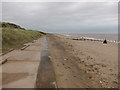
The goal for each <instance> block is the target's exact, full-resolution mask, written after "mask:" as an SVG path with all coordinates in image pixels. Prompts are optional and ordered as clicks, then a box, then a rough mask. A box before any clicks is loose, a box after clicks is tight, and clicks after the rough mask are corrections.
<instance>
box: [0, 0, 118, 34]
mask: <svg viewBox="0 0 120 90" xmlns="http://www.w3.org/2000/svg"><path fill="white" fill-rule="evenodd" d="M2 21H6V22H11V23H15V24H18V25H20V26H22V27H24V28H26V29H33V30H39V31H44V32H49V33H117V31H118V29H117V28H118V2H108V1H103V2H95V1H94V2H7V0H6V2H2Z"/></svg>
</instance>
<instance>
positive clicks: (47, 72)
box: [36, 37, 57, 88]
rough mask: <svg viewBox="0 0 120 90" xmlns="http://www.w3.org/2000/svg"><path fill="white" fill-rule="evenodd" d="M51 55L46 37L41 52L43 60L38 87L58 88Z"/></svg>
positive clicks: (39, 70) (38, 77) (39, 68)
mask: <svg viewBox="0 0 120 90" xmlns="http://www.w3.org/2000/svg"><path fill="white" fill-rule="evenodd" d="M49 56H50V53H49V51H48V45H47V40H46V37H45V38H44V46H43V50H42V53H41V62H40V65H39V67H38V74H37V79H36V88H57V85H56V78H55V73H54V69H53V66H52V62H51V61H50V58H49Z"/></svg>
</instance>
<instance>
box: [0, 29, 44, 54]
mask: <svg viewBox="0 0 120 90" xmlns="http://www.w3.org/2000/svg"><path fill="white" fill-rule="evenodd" d="M0 30H2V52H5V51H8V50H10V49H11V48H15V47H18V46H20V45H22V44H24V43H26V42H30V41H32V40H34V39H38V38H39V37H40V36H42V35H43V33H41V32H39V31H33V30H24V29H17V28H11V27H3V28H2V29H1V28H0Z"/></svg>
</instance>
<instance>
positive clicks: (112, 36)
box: [65, 34, 119, 43]
mask: <svg viewBox="0 0 120 90" xmlns="http://www.w3.org/2000/svg"><path fill="white" fill-rule="evenodd" d="M65 35H66V36H72V37H77V38H82V37H83V38H87V39H96V40H105V39H106V40H108V41H110V42H116V43H118V42H119V41H118V34H65Z"/></svg>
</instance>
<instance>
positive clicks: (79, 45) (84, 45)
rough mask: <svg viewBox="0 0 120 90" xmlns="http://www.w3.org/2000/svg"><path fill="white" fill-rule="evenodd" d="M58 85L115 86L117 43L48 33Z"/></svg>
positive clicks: (63, 86) (116, 85)
mask: <svg viewBox="0 0 120 90" xmlns="http://www.w3.org/2000/svg"><path fill="white" fill-rule="evenodd" d="M47 38H48V46H49V49H50V53H51V58H52V63H53V65H54V69H55V74H56V79H57V85H58V87H59V88H117V87H118V46H117V44H115V43H108V44H106V45H105V44H103V43H102V42H100V41H89V40H85V41H83V40H72V39H71V38H69V37H67V36H63V35H48V37H47Z"/></svg>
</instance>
